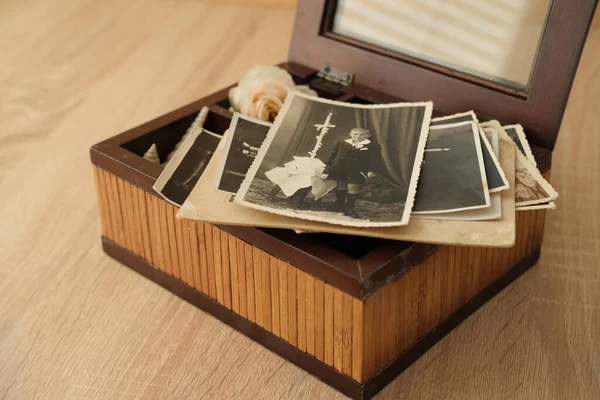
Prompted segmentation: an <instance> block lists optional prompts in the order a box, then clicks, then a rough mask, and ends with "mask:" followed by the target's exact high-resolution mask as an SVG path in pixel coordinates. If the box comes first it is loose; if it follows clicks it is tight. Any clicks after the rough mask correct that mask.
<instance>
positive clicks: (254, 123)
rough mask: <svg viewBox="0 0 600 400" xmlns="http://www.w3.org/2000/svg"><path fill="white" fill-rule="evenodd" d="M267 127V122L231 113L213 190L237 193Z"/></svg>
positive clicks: (267, 131) (266, 131) (267, 129)
mask: <svg viewBox="0 0 600 400" xmlns="http://www.w3.org/2000/svg"><path fill="white" fill-rule="evenodd" d="M270 128H271V124H269V123H267V122H264V121H261V120H258V119H254V118H250V117H247V116H244V115H242V114H239V113H235V114H234V115H233V119H232V120H231V125H230V126H229V133H228V134H227V135H226V136H225V139H224V140H225V141H226V142H225V146H224V148H223V156H222V158H221V160H220V164H219V167H218V169H217V173H216V176H215V186H214V187H215V189H217V190H220V191H222V192H226V193H232V194H235V193H237V191H238V190H239V189H240V186H241V185H242V182H243V181H244V178H245V177H246V174H247V173H248V169H249V168H250V166H251V165H252V162H253V161H254V159H255V158H256V155H257V154H258V150H259V149H260V146H261V145H262V143H263V141H264V140H265V138H266V137H267V133H269V129H270Z"/></svg>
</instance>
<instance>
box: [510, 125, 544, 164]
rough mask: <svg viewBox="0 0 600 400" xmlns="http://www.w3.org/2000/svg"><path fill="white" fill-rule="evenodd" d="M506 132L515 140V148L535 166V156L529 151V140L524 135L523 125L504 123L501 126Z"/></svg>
mask: <svg viewBox="0 0 600 400" xmlns="http://www.w3.org/2000/svg"><path fill="white" fill-rule="evenodd" d="M503 128H504V131H505V132H506V134H507V135H508V136H509V137H510V138H511V139H512V140H513V141H514V142H515V144H516V145H517V148H518V149H519V150H520V151H521V153H522V154H523V155H524V156H525V157H527V159H528V160H529V161H530V162H531V163H532V164H533V165H534V166H535V167H537V162H536V161H535V157H534V156H533V153H532V152H531V147H530V146H529V141H528V140H527V138H526V137H525V131H524V130H523V127H522V126H521V125H519V124H517V125H506V126H504V127H503Z"/></svg>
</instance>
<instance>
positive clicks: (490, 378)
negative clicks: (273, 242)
mask: <svg viewBox="0 0 600 400" xmlns="http://www.w3.org/2000/svg"><path fill="white" fill-rule="evenodd" d="M248 1H250V0H248ZM266 20H268V21H269V23H268V24H266V23H264V21H266ZM198 21H210V24H206V23H198ZM292 22H293V11H292V10H291V9H289V8H287V9H278V8H253V7H248V6H240V5H234V4H230V3H229V2H228V3H227V4H221V2H219V4H217V5H214V4H212V5H209V4H204V2H200V1H163V0H144V1H142V0H131V1H127V2H122V1H116V0H107V1H103V2H93V1H91V0H84V1H77V2H76V1H72V0H66V1H63V2H27V1H24V2H16V1H8V2H5V3H3V5H2V6H1V7H0V32H1V33H2V35H0V51H1V54H2V55H3V62H2V63H0V93H1V95H0V99H1V100H0V154H2V157H0V165H1V166H2V168H0V182H2V185H3V189H4V190H3V201H2V207H0V221H2V224H3V225H2V226H3V228H4V229H0V299H1V300H2V304H3V307H2V308H0V394H1V395H2V397H3V398H6V399H30V398H36V397H39V398H81V399H89V398H94V399H96V398H121V399H134V398H135V399H137V398H148V399H159V398H233V397H235V398H315V399H316V398H323V399H324V398H327V399H331V398H343V396H341V395H340V394H339V393H337V392H336V391H335V390H333V389H331V388H329V387H328V386H326V385H325V384H323V383H322V382H320V381H319V380H317V379H316V378H314V377H312V376H310V375H309V374H307V373H306V372H304V371H302V370H300V369H299V368H297V367H295V366H294V365H293V364H291V363H288V362H285V361H284V360H282V359H281V358H280V357H279V356H277V355H275V354H273V353H271V352H269V351H267V350H265V349H264V348H262V347H261V346H260V345H257V344H256V343H254V342H252V341H251V340H249V339H247V338H246V337H244V336H243V335H241V334H238V333H236V332H235V331H234V330H232V329H230V328H228V327H226V326H224V325H223V324H221V323H220V322H218V321H217V320H216V319H214V318H212V317H211V316H209V315H207V314H205V313H203V312H202V311H199V310H197V309H195V308H194V307H191V306H190V305H188V304H186V303H184V302H182V301H181V300H179V299H177V298H176V297H175V296H173V295H172V294H170V293H169V292H167V291H165V290H163V289H161V288H159V287H158V286H156V285H154V284H153V283H152V282H150V281H147V280H145V279H143V278H141V277H139V276H138V275H137V274H135V273H133V272H131V271H130V270H128V269H127V268H123V267H122V266H121V265H119V264H118V263H117V262H115V261H113V260H112V259H110V258H107V257H106V256H105V255H104V254H103V253H102V250H101V248H100V242H99V237H100V233H101V232H100V226H99V224H98V221H99V215H100V214H101V213H102V210H101V209H100V210H99V209H98V205H97V197H96V194H95V193H94V191H95V189H94V175H93V173H92V171H91V167H90V164H89V159H88V149H89V146H90V145H91V144H93V143H96V142H98V141H100V140H103V139H105V138H107V137H109V136H112V135H114V134H116V133H118V132H120V131H123V130H125V129H127V128H130V127H133V126H136V125H139V124H141V123H143V122H145V121H147V120H149V119H152V118H154V117H156V116H157V115H161V114H164V113H166V112H168V111H170V110H172V109H174V108H176V107H178V106H181V105H183V104H186V103H189V102H190V101H193V100H195V99H197V98H198V97H201V96H203V95H205V94H208V93H210V92H212V91H214V90H217V89H220V88H222V87H224V86H226V85H227V84H229V83H232V82H234V81H235V80H236V79H238V78H239V77H240V76H242V74H243V73H244V72H245V70H246V69H247V68H249V67H250V66H251V65H253V64H256V63H259V62H260V63H275V62H279V61H283V60H285V58H286V52H287V46H288V43H289V37H290V32H291V26H292ZM23 26H27V27H28V29H23ZM274 32H276V33H277V34H276V35H274V34H273V33H274ZM214 38H223V39H222V40H221V39H220V40H219V41H218V43H217V42H216V41H215V40H214ZM599 51H600V24H599V22H598V18H597V19H596V22H595V24H594V27H593V30H592V33H591V35H590V38H589V41H588V44H587V45H586V49H585V51H584V55H583V58H582V62H581V65H580V68H579V71H578V75H577V77H576V80H575V84H574V87H573V91H572V94H571V97H570V100H569V106H568V108H567V112H566V115H565V119H564V121H563V124H562V127H561V134H560V137H559V141H558V145H557V149H556V151H555V161H554V167H553V174H552V183H553V184H554V186H555V187H556V188H557V190H558V191H559V193H560V195H561V197H560V198H559V202H558V205H559V209H558V210H557V211H553V212H548V216H547V222H546V232H545V239H544V246H543V250H542V259H541V262H540V263H539V265H538V266H537V267H535V268H534V269H533V270H531V271H530V272H528V273H527V274H525V276H524V277H523V278H521V279H520V280H519V281H517V282H516V283H515V284H513V285H512V286H511V287H509V288H508V290H506V291H505V292H503V293H502V294H501V295H500V296H498V297H497V298H496V299H494V300H493V301H492V302H490V303H489V304H488V305H486V306H485V307H484V308H483V309H481V310H480V311H478V312H477V313H476V314H475V315H474V316H473V317H471V318H469V319H468V320H467V321H466V322H464V323H463V324H462V325H461V326H460V327H459V328H457V329H456V330H455V331H453V332H452V333H451V334H450V335H449V336H447V337H446V338H445V339H444V340H443V341H442V342H440V343H439V344H438V345H436V346H435V347H434V348H433V349H432V350H431V351H429V352H428V353H427V354H426V355H424V356H423V357H422V358H421V359H420V360H419V361H417V362H416V363H415V364H414V365H413V366H411V367H410V368H409V369H408V370H407V371H405V372H404V373H403V374H402V375H401V376H400V377H398V378H397V379H396V380H395V381H394V382H393V383H392V384H391V385H390V386H388V387H387V388H386V389H384V391H383V392H382V393H381V394H380V396H379V398H385V399H396V398H420V399H434V398H435V399H437V398H439V397H440V396H443V397H445V398H457V399H480V398H494V397H495V398H507V397H510V398H519V399H530V398H547V399H565V398H573V397H578V398H590V399H591V398H595V397H596V394H597V393H599V392H600V379H599V378H598V374H597V371H599V370H600V353H599V350H598V349H599V348H600V339H599V338H600V294H599V293H600V275H599V274H600V272H599V265H598V263H597V259H598V256H599V254H600V248H599V243H600V236H599V235H600V234H599V231H600V230H599V226H600V221H599V217H598V214H597V211H595V210H598V209H599V206H600V200H599V199H600V188H599V185H600V182H599V181H598V179H597V174H596V171H598V170H600V161H599V159H598V157H597V152H598V151H599V149H600V128H599V126H598V124H597V115H596V111H597V109H598V107H599V105H600V100H599V99H600V96H599V94H600V78H599V76H600V60H599V59H598V57H597V56H596V55H597V54H598V52H599ZM103 178H104V180H105V181H106V179H107V177H106V176H104V177H103ZM108 178H109V181H110V177H108ZM114 184H115V185H114V187H113V186H111V185H109V186H107V189H106V192H105V196H106V198H113V197H114V196H118V186H117V181H116V180H115V181H114ZM143 198H144V203H145V204H146V205H149V206H150V207H151V208H152V207H155V206H156V208H157V210H156V213H153V215H158V203H157V202H156V203H154V202H153V200H152V199H153V197H152V196H143ZM138 200H139V197H138ZM165 216H166V215H165ZM121 218H122V216H121V215H115V214H114V213H111V214H110V215H109V218H108V220H109V221H110V225H108V226H107V227H106V229H107V230H108V231H111V230H112V232H113V234H114V235H116V236H117V237H121V239H124V235H123V232H122V230H121V228H122V226H123V221H122V219H121ZM140 218H141V217H140ZM536 218H538V219H539V221H540V222H543V219H542V218H543V214H542V213H538V215H536ZM158 222H159V221H155V220H154V219H153V218H150V219H149V220H148V225H149V228H148V232H149V236H148V239H147V240H148V244H149V246H150V248H151V253H150V256H151V257H152V259H154V260H156V261H154V263H155V264H156V265H161V266H163V267H164V266H165V265H166V264H165V257H166V256H167V255H166V254H164V253H163V243H162V241H161V239H160V238H159V237H155V236H153V235H152V234H151V232H153V230H152V228H151V227H152V226H153V225H154V224H158ZM536 229H537V228H536ZM193 231H194V232H196V234H195V235H194V236H190V241H191V242H192V243H194V240H196V241H197V242H198V245H202V244H203V243H204V239H203V233H202V234H199V233H197V232H198V230H196V229H193ZM142 232H143V231H142ZM142 239H143V233H142ZM120 243H123V242H120ZM32 249H35V251H32ZM245 250H247V249H245ZM239 254H240V253H238V255H239ZM169 257H170V255H169ZM495 257H497V258H498V259H499V260H500V259H502V258H503V257H504V256H503V254H500V253H498V254H497V255H495ZM199 262H200V265H201V266H202V265H205V266H206V265H207V264H206V263H207V262H209V261H208V260H204V264H203V262H202V260H199ZM244 267H246V265H244ZM238 268H241V266H240V265H238ZM203 271H204V272H206V269H201V270H200V275H201V276H200V285H201V286H202V284H203V282H204V283H205V284H206V285H207V286H206V287H204V289H205V290H208V289H209V288H208V280H207V278H208V276H206V275H202V272H203ZM238 272H240V270H239V269H238ZM241 272H243V273H244V280H245V283H246V286H245V288H246V289H247V288H249V285H248V281H247V278H248V275H247V274H245V273H246V272H247V270H246V269H243V270H242V271H241ZM238 277H240V274H239V273H238ZM280 278H281V276H280ZM188 279H189V278H188ZM205 279H206V280H205ZM280 281H281V280H280ZM287 282H288V287H290V282H292V283H291V285H293V288H296V287H297V283H296V280H295V275H294V274H291V273H290V270H288V271H287ZM195 283H196V281H195ZM196 284H197V283H196ZM251 287H252V295H251V294H250V292H249V291H246V293H245V296H246V297H247V298H248V299H250V298H251V296H253V295H254V291H253V289H254V287H253V286H251ZM280 287H281V285H280ZM417 289H418V288H417ZM406 290H411V288H406ZM288 293H289V296H292V294H291V293H292V291H291V290H290V291H289V292H288ZM242 295H243V294H240V297H241V296H242ZM294 296H295V294H294ZM290 298H292V297H290ZM252 299H253V297H252ZM328 299H329V300H328ZM249 304H250V303H249ZM252 304H254V303H252ZM290 304H292V303H291V302H288V313H287V316H288V318H289V319H288V320H289V332H291V331H292V329H291V328H292V326H294V324H295V323H296V322H295V321H297V320H296V319H295V316H296V315H295V314H294V313H295V309H294V308H292V307H291V306H290ZM329 306H330V307H331V309H330V310H331V311H328V310H329V308H328V307H329ZM333 307H334V298H333V291H331V290H328V289H327V285H325V292H324V315H327V314H328V313H329V312H333ZM367 309H368V305H367V306H366V308H365V310H364V314H363V315H364V318H365V319H366V318H368V317H367V313H368V310H367ZM251 310H252V311H251ZM280 311H281V310H280ZM407 311H408V310H407ZM254 312H255V310H254V308H252V309H250V308H249V309H248V310H247V313H248V314H250V313H252V315H254ZM357 315H360V314H357ZM291 316H294V318H291ZM252 318H254V317H252ZM280 321H281V320H280ZM353 326H354V325H353ZM294 331H295V329H294ZM328 333H330V334H331V337H330V338H328ZM324 334H325V344H324V358H326V359H327V358H328V357H331V358H330V360H331V362H333V358H334V351H333V350H334V348H333V340H334V328H333V326H331V327H328V326H327V325H326V326H325V328H324ZM342 335H343V334H342ZM364 337H365V340H368V338H372V332H371V333H368V332H365V334H364ZM294 340H295V339H293V338H290V342H293V341H294ZM357 346H360V343H357ZM368 347H369V345H368V344H363V345H362V348H363V349H365V350H366V349H368ZM353 348H355V346H354V342H353ZM330 351H331V353H330ZM329 354H330V356H329ZM365 356H366V355H365ZM342 366H343V355H342ZM367 366H368V365H365V368H367ZM356 368H357V369H358V368H359V367H358V366H356ZM365 374H366V372H365ZM432 377H434V378H433V379H432Z"/></svg>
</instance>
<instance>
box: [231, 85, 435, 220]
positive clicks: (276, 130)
mask: <svg viewBox="0 0 600 400" xmlns="http://www.w3.org/2000/svg"><path fill="white" fill-rule="evenodd" d="M431 112H432V104H431V103H430V102H426V103H396V104H387V105H364V104H351V103H341V102H336V101H331V100H326V99H322V98H313V97H310V96H307V95H304V94H301V93H293V94H290V95H289V96H288V98H287V99H286V102H285V104H284V106H283V108H282V110H281V111H280V114H279V116H278V118H277V119H276V121H275V123H274V126H273V128H272V129H271V130H270V131H269V134H268V136H267V139H266V140H265V142H264V144H263V146H262V147H261V149H260V151H259V153H258V156H257V157H256V159H255V161H254V163H253V165H252V167H251V168H250V170H249V172H248V175H247V177H246V180H245V181H244V183H243V184H242V187H241V188H240V191H239V192H238V194H237V196H236V198H235V202H236V203H238V204H241V205H244V206H247V207H252V208H255V209H259V210H263V211H269V212H272V213H276V214H281V215H286V216H292V217H297V218H303V219H308V220H313V221H321V222H327V223H333V224H339V225H347V226H361V227H362V226H365V227H367V226H370V227H375V226H400V225H406V224H407V223H408V220H409V218H410V212H411V210H412V206H413V203H414V196H415V190H416V185H417V180H418V176H419V172H420V168H421V161H422V159H423V154H424V150H425V144H426V141H427V134H428V129H429V123H430V120H431Z"/></svg>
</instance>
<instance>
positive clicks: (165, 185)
mask: <svg viewBox="0 0 600 400" xmlns="http://www.w3.org/2000/svg"><path fill="white" fill-rule="evenodd" d="M221 138H222V137H221V136H220V135H217V134H215V133H212V132H209V131H207V130H205V129H198V130H194V131H191V132H190V134H189V135H188V137H187V138H186V139H185V142H184V143H183V144H182V145H181V147H180V148H179V149H178V150H177V153H175V155H174V156H173V158H171V160H170V161H169V163H168V164H167V166H166V167H165V169H164V170H163V172H162V174H161V175H160V176H159V178H158V179H157V180H156V183H155V184H154V186H153V188H154V190H156V192H158V193H159V194H160V195H161V196H163V197H164V198H165V199H166V200H167V201H169V202H170V203H172V204H174V205H177V206H179V207H181V205H182V204H183V202H184V201H185V199H187V197H188V195H189V194H190V192H191V191H192V189H193V188H194V185H196V182H198V179H199V178H200V175H202V173H203V172H204V169H205V168H206V166H207V165H208V162H209V161H210V159H211V158H212V156H213V154H214V152H215V150H216V149H217V147H218V146H219V143H220V142H221Z"/></svg>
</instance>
